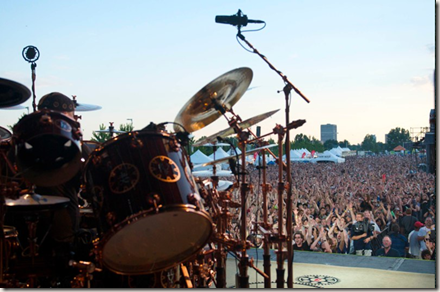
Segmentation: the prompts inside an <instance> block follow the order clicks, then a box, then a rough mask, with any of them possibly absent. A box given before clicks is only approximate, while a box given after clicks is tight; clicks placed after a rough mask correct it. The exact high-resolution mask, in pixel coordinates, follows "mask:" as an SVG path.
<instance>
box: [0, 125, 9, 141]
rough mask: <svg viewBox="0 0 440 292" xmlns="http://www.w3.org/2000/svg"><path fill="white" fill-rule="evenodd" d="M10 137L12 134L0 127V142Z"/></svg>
mask: <svg viewBox="0 0 440 292" xmlns="http://www.w3.org/2000/svg"><path fill="white" fill-rule="evenodd" d="M11 136H12V133H11V132H10V131H9V130H8V129H6V128H3V127H0V141H1V140H7V139H9V138H11Z"/></svg>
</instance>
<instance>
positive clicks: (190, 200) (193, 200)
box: [187, 193, 200, 210]
mask: <svg viewBox="0 0 440 292" xmlns="http://www.w3.org/2000/svg"><path fill="white" fill-rule="evenodd" d="M187 199H188V203H190V204H192V205H194V206H196V207H197V209H199V210H200V202H199V200H197V196H196V194H194V193H192V194H189V195H188V196H187Z"/></svg>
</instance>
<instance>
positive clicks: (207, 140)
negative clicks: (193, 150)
mask: <svg viewBox="0 0 440 292" xmlns="http://www.w3.org/2000/svg"><path fill="white" fill-rule="evenodd" d="M277 111H279V109H277V110H274V111H270V112H267V113H264V114H261V115H258V116H255V117H252V118H250V119H247V120H245V121H243V122H242V123H239V125H240V127H241V128H242V129H247V128H249V127H252V126H253V125H255V124H258V123H259V122H261V121H263V120H265V119H266V118H268V117H270V116H271V115H273V114H274V113H276V112H277ZM234 133H235V131H234V128H233V127H229V128H228V129H225V130H222V131H220V132H218V133H215V134H213V135H211V136H209V137H206V138H205V139H203V140H202V141H199V142H197V143H194V144H193V146H194V147H197V146H204V145H202V144H206V143H213V142H215V141H217V137H222V138H225V137H227V136H230V135H232V134H234Z"/></svg>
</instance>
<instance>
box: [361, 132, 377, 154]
mask: <svg viewBox="0 0 440 292" xmlns="http://www.w3.org/2000/svg"><path fill="white" fill-rule="evenodd" d="M362 149H363V150H366V151H371V152H374V153H378V147H377V143H376V137H375V136H374V135H370V134H367V135H366V136H365V138H364V141H362Z"/></svg>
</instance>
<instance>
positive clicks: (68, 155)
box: [12, 109, 81, 187]
mask: <svg viewBox="0 0 440 292" xmlns="http://www.w3.org/2000/svg"><path fill="white" fill-rule="evenodd" d="M80 138H81V131H80V126H79V123H78V122H76V121H75V120H73V119H71V118H70V117H68V116H66V115H64V114H62V113H59V112H55V111H51V110H47V109H44V110H41V111H37V112H34V113H32V114H29V115H27V116H24V117H23V118H21V119H20V120H19V121H18V123H17V124H16V125H15V126H14V129H13V137H12V141H13V145H14V146H15V156H16V157H15V158H16V163H17V167H18V169H19V171H20V172H21V174H22V175H23V177H24V178H25V179H27V180H29V181H30V182H31V183H33V184H35V185H37V186H43V187H50V186H56V185H59V184H62V183H64V182H66V181H68V180H69V179H71V178H72V177H73V176H74V175H75V174H76V173H78V171H79V169H80V167H81V147H80Z"/></svg>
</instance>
